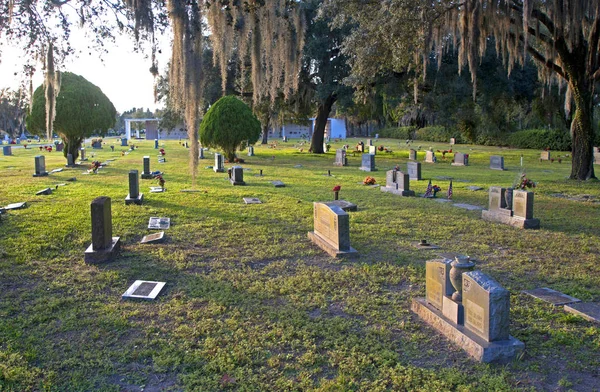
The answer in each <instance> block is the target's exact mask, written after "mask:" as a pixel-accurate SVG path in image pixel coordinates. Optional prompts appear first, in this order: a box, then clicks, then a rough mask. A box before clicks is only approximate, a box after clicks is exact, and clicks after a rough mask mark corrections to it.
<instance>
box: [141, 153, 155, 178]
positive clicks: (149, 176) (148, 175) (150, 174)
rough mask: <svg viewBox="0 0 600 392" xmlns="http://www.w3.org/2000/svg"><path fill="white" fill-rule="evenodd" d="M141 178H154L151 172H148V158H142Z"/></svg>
mask: <svg viewBox="0 0 600 392" xmlns="http://www.w3.org/2000/svg"><path fill="white" fill-rule="evenodd" d="M142 178H143V179H144V180H147V179H150V178H154V175H152V172H151V171H150V156H148V155H146V156H144V171H143V172H142Z"/></svg>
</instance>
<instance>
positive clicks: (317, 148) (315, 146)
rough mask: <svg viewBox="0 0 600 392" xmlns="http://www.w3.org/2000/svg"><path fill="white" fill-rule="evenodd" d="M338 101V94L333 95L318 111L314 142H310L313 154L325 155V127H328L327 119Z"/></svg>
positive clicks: (322, 103) (330, 95) (313, 136)
mask: <svg viewBox="0 0 600 392" xmlns="http://www.w3.org/2000/svg"><path fill="white" fill-rule="evenodd" d="M336 99H337V94H335V93H331V94H329V96H328V97H327V98H326V99H325V101H323V102H321V104H320V105H319V108H318V110H317V118H316V119H315V129H314V132H313V135H312V141H311V142H310V151H311V152H312V153H313V154H323V153H325V151H323V140H324V138H325V126H326V125H327V118H328V117H329V113H330V112H331V107H332V106H333V104H334V103H335V101H336Z"/></svg>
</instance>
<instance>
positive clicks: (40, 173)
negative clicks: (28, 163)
mask: <svg viewBox="0 0 600 392" xmlns="http://www.w3.org/2000/svg"><path fill="white" fill-rule="evenodd" d="M34 159H35V173H33V176H34V177H44V176H47V175H48V172H47V171H46V157H44V156H43V155H36V156H35V158H34Z"/></svg>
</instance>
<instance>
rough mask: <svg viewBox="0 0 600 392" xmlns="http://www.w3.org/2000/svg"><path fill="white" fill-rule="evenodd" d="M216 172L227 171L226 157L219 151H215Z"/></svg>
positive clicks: (214, 168) (214, 167)
mask: <svg viewBox="0 0 600 392" xmlns="http://www.w3.org/2000/svg"><path fill="white" fill-rule="evenodd" d="M213 170H214V171H215V173H223V172H224V171H225V157H224V156H223V155H221V154H219V153H215V165H214V166H213Z"/></svg>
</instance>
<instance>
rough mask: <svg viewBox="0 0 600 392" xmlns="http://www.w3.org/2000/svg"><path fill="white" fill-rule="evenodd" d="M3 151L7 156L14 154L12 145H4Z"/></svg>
mask: <svg viewBox="0 0 600 392" xmlns="http://www.w3.org/2000/svg"><path fill="white" fill-rule="evenodd" d="M2 153H3V154H4V155H5V156H10V155H12V147H11V146H4V147H2Z"/></svg>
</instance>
